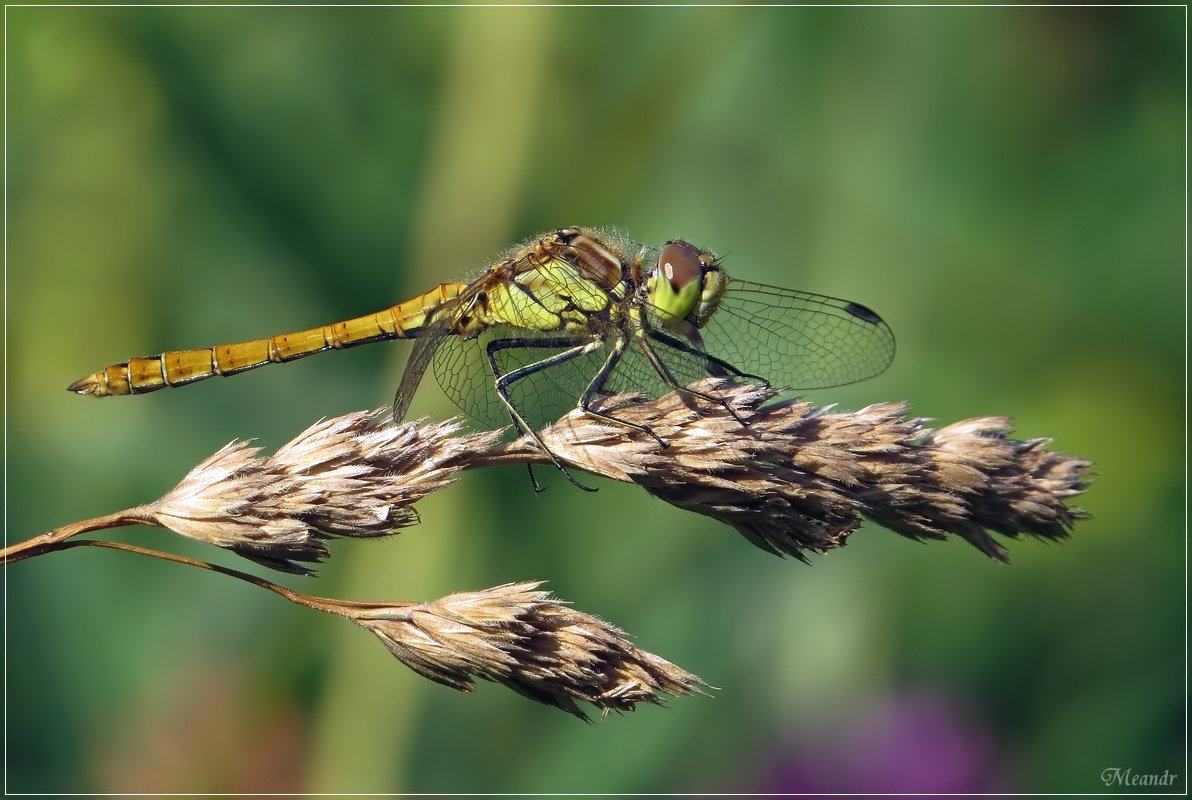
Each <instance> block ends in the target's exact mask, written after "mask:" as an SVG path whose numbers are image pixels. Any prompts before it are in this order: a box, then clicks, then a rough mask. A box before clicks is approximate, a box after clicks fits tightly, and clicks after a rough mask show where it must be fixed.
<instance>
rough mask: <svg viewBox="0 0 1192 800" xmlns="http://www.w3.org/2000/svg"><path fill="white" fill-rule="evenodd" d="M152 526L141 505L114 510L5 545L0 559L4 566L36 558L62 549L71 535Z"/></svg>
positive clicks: (149, 517)
mask: <svg viewBox="0 0 1192 800" xmlns="http://www.w3.org/2000/svg"><path fill="white" fill-rule="evenodd" d="M154 524H156V523H155V522H154V519H153V515H152V514H151V513H150V512H149V510H148V509H146V508H145V507H144V506H137V507H136V508H130V509H126V510H124V511H117V512H115V513H113V514H105V515H104V516H102V517H95V518H94V519H85V520H81V521H79V522H72V523H70V524H69V525H63V526H62V527H61V528H55V529H54V530H52V531H49V532H47V533H43V534H41V535H40V536H34V537H33V538H32V539H26V540H25V541H23V542H17V543H16V544H12V545H9V546H8V547H5V548H4V549H3V550H0V558H3V560H4V563H5V565H8V564H11V563H13V562H16V561H21V560H23V559H26V558H32V557H33V556H39V555H42V554H43V553H48V552H50V551H53V550H61V549H65V548H64V547H63V543H64V542H65V541H66V540H67V539H70V538H72V537H74V536H78V535H80V534H83V533H89V532H91V531H99V530H106V529H108V528H120V527H123V526H125V525H154Z"/></svg>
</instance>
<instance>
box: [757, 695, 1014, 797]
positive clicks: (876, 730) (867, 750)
mask: <svg viewBox="0 0 1192 800" xmlns="http://www.w3.org/2000/svg"><path fill="white" fill-rule="evenodd" d="M995 750H996V748H995V742H994V736H993V734H992V733H991V732H990V730H989V728H988V726H986V725H985V724H983V723H982V722H981V721H979V720H975V719H974V718H973V717H972V716H971V715H969V714H966V713H964V711H963V710H962V709H961V708H959V706H958V704H957V703H955V702H953V701H952V700H950V699H949V698H948V697H946V696H944V695H941V694H939V693H937V692H933V691H926V690H924V691H908V692H905V693H903V694H900V695H895V696H893V697H888V698H885V702H883V703H881V704H880V705H875V706H871V707H869V708H867V709H863V710H862V711H861V712H860V713H859V714H857V715H855V716H853V717H852V718H851V719H848V720H845V721H843V722H842V723H841V724H839V725H837V726H834V727H833V726H829V727H828V729H827V730H825V726H824V725H823V724H818V725H815V726H814V729H811V728H809V727H801V728H800V730H799V731H798V733H797V734H796V735H795V736H794V737H793V741H792V740H790V739H788V744H787V745H785V746H784V747H783V749H782V751H781V752H779V753H775V754H774V755H773V756H772V757H771V761H770V764H769V766H768V767H764V768H763V771H762V775H763V777H762V779H761V785H760V786H759V787H758V791H761V792H778V793H812V794H814V793H820V792H882V793H886V792H904V793H907V792H909V793H923V794H937V795H938V794H941V793H943V794H947V793H950V792H955V793H958V794H961V793H973V792H996V791H999V790H1002V789H1004V788H1005V776H1004V775H1002V774H1001V770H1000V769H999V768H998V764H997V761H996V752H995Z"/></svg>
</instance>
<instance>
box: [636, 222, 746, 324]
mask: <svg viewBox="0 0 1192 800" xmlns="http://www.w3.org/2000/svg"><path fill="white" fill-rule="evenodd" d="M726 285H727V281H726V280H725V277H724V273H723V272H721V270H720V267H719V266H718V265H717V264H716V254H715V253H712V252H710V251H708V250H700V249H699V248H698V247H696V246H695V245H693V244H691V243H690V242H685V241H683V240H682V239H672V240H671V241H669V242H667V243H666V244H665V245H663V247H662V249H661V250H659V251H658V260H657V262H656V263H655V264H654V267H653V268H652V269H651V270H650V272H649V274H648V275H647V276H646V302H648V303H649V304H650V305H651V306H652V307H653V308H654V309H655V310H656V311H657V313H658V317H659V321H660V322H661V323H662V324H663V325H664V326H666V327H668V328H684V327H686V326H684V325H682V322H686V323H688V324H690V325H694V326H695V327H696V328H700V327H703V324H704V323H705V322H707V321H708V318H709V317H710V316H711V315H712V312H713V311H715V310H716V306H717V305H718V304H719V303H720V297H721V295H723V294H724V289H725V286H726Z"/></svg>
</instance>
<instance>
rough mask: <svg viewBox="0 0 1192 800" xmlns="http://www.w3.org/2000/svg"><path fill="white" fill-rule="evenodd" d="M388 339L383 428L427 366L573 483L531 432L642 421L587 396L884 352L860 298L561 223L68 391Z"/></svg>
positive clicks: (651, 391) (685, 387) (852, 370)
mask: <svg viewBox="0 0 1192 800" xmlns="http://www.w3.org/2000/svg"><path fill="white" fill-rule="evenodd" d="M393 339H411V340H413V342H414V345H413V349H412V350H411V353H410V356H409V359H408V360H407V362H406V368H405V370H404V372H403V374H402V378H401V382H400V385H399V386H398V388H397V392H396V396H395V398H394V405H393V419H394V420H395V421H399V420H401V419H402V418H404V416H405V414H406V412H407V410H408V409H409V406H410V402H411V400H412V399H413V396H414V392H415V390H416V389H417V388H418V385H419V384H420V383H421V381H422V378H423V377H424V375H425V373H426V371H427V370H428V369H431V370H433V372H434V374H435V377H436V378H437V379H438V382H439V384H440V386H441V387H442V388H443V390H444V391H445V393H446V394H447V395H448V396H449V397H450V398H451V399H452V400H453V401H454V402H455V403H456V404H457V405H458V406H459V407H460V408H461V409H462V410H464V411H465V412H466V413H468V414H469V415H471V416H472V417H474V418H475V419H477V420H479V421H480V422H481V423H483V424H485V425H488V426H491V427H500V426H503V425H506V424H508V422H509V421H512V422H513V424H514V430H515V431H522V432H525V433H526V434H528V435H529V436H531V437H532V438H533V439H534V440H535V441H536V442H537V444H538V445H539V446H540V447H541V448H542V450H543V451H544V452H546V453H547V454H548V455H549V457H550V458H551V460H552V461H553V462H554V464H555V466H557V467H558V468H559V469H560V470H562V472H563V474H564V475H566V476H567V477H568V479H569V480H570V481H571V482H572V483H575V484H576V485H578V486H580V487H581V488H584V489H588V488H589V487H586V486H583V485H582V484H580V483H579V482H578V481H576V480H575V479H574V478H573V477H572V476H571V474H570V473H569V472H568V471H567V469H566V467H565V466H564V465H563V464H562V463H561V462H560V461H559V459H558V458H557V457H556V456H555V455H554V454H553V453H551V452H550V450H549V449H548V448H547V447H546V446H545V445H544V444H543V442H542V440H541V439H540V438H539V437H538V434H537V430H538V429H539V428H541V427H542V426H543V425H545V424H546V423H548V422H550V421H552V420H554V419H557V418H558V417H560V416H562V414H564V413H566V412H567V411H569V410H571V409H574V408H578V409H580V410H581V411H582V412H584V413H586V414H590V415H592V416H595V417H598V418H601V419H604V420H607V421H610V422H613V423H617V424H621V425H625V426H627V427H631V428H642V426H639V425H635V424H633V423H630V422H627V421H624V420H620V419H618V418H617V417H616V413H615V408H613V409H612V410H608V409H606V407H605V406H603V405H601V404H599V403H598V402H597V401H599V400H606V399H607V398H609V397H611V396H613V395H618V394H621V393H627V394H628V395H631V396H638V397H640V396H647V397H659V396H661V395H662V394H665V393H667V392H670V391H678V392H682V393H685V394H687V395H693V396H696V397H700V398H702V399H704V400H707V401H710V402H713V403H719V404H720V405H724V402H723V401H721V400H718V399H717V398H714V397H711V396H708V395H704V394H702V393H700V392H699V391H697V390H695V389H693V388H691V384H693V383H694V382H695V381H697V380H700V379H702V378H708V377H720V378H727V379H732V380H755V381H757V382H759V383H762V384H765V385H767V386H768V385H778V386H783V387H786V388H791V389H822V388H828V387H833V386H841V385H844V384H849V383H853V382H856V381H860V380H864V379H866V378H870V377H873V376H875V375H877V374H879V373H880V372H882V371H883V370H885V369H886V367H888V366H889V364H890V362H891V361H892V360H893V358H894V335H893V333H892V332H891V330H890V328H889V326H888V325H887V324H886V323H885V322H884V321H883V320H882V319H881V317H879V316H878V315H877V314H876V313H875V312H873V311H872V310H871V309H870V308H869V307H867V306H864V305H861V304H860V303H856V302H852V301H848V300H841V299H838V298H835V297H828V296H826V295H820V294H813V293H811V292H801V291H795V290H791V289H783V288H780V287H776V286H768V285H765V284H761V283H752V282H750V281H745V280H741V279H738V278H735V277H730V276H729V275H728V274H727V273H726V272H725V270H724V268H723V259H721V258H720V257H718V256H717V255H716V254H715V253H714V252H713V251H711V250H707V249H702V248H699V247H697V246H695V245H693V244H691V243H690V242H688V241H686V240H684V239H672V240H670V241H668V242H666V243H664V244H663V245H662V246H661V247H651V246H647V245H641V244H638V243H636V242H634V241H632V240H631V239H629V238H628V237H627V236H625V235H624V234H622V233H621V232H619V231H615V230H603V229H589V228H580V227H569V228H560V229H557V230H555V231H552V232H550V233H548V234H546V235H544V236H541V237H538V238H536V239H533V240H531V241H529V242H526V243H523V244H521V245H517V246H514V247H513V248H511V249H510V250H508V251H507V252H505V253H503V254H502V255H501V256H499V257H498V258H497V259H496V260H495V261H494V262H493V263H492V264H491V266H489V268H488V269H487V270H486V271H485V272H484V273H483V274H481V275H480V277H478V278H477V279H476V280H474V281H472V282H470V283H466V282H455V283H442V284H439V285H438V286H437V287H435V288H434V289H432V290H430V291H429V292H426V293H424V294H421V295H419V296H417V297H415V298H413V299H410V300H407V301H405V302H402V303H398V304H397V305H395V306H392V307H391V308H387V309H385V310H383V311H378V312H376V313H373V314H369V315H366V316H363V317H357V318H355V319H349V320H345V321H342V322H336V323H333V324H330V325H324V326H321V327H318V328H311V329H309V330H304V331H298V332H295V333H286V334H279V335H276V336H270V337H266V338H262V339H254V340H252V341H247V342H240V343H235V344H221V345H215V346H213V347H203V348H198V349H193V350H173V351H167V352H164V353H160V354H158V355H153V356H146V357H142V358H131V359H129V360H128V361H125V362H121V363H119V364H112V365H111V366H108V367H106V368H105V369H102V370H100V371H99V372H96V373H94V374H92V375H88V376H86V377H84V378H81V379H79V380H77V381H75V382H74V383H72V384H71V385H70V386H69V387H68V389H69V390H70V391H72V392H76V393H78V394H81V395H91V396H94V397H106V396H111V395H129V394H142V393H145V392H153V391H157V390H158V389H163V388H166V387H169V386H184V385H187V384H191V383H194V382H196V381H201V380H204V379H206V378H210V377H212V376H215V375H221V376H226V375H235V374H238V373H240V372H245V371H247V370H251V369H256V368H257V367H262V366H265V365H266V364H278V363H285V362H288V361H293V360H295V359H298V358H303V357H305V356H309V355H313V354H315V353H321V352H324V351H327V350H340V349H344V348H348V347H355V346H357V345H362V344H367V343H369V342H378V341H385V340H393ZM726 408H727V406H726ZM728 410H729V411H730V412H731V411H732V410H731V409H728ZM644 432H645V433H648V434H649V435H650V436H653V437H654V438H655V439H658V440H659V443H660V444H662V445H663V446H665V444H666V443H665V442H662V441H661V440H660V439H659V437H658V436H656V435H655V434H654V433H653V431H650V430H649V429H648V428H647V429H644ZM531 479H532V480H533V473H532V472H531ZM533 483H534V486H535V489H539V488H540V487H539V486H538V483H537V481H533Z"/></svg>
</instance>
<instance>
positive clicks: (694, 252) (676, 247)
mask: <svg viewBox="0 0 1192 800" xmlns="http://www.w3.org/2000/svg"><path fill="white" fill-rule="evenodd" d="M658 268H659V269H660V270H661V271H662V274H663V276H664V277H665V278H666V280H667V282H668V283H670V285H671V287H672V288H673V289H674V290H675V291H676V292H680V291H682V290H683V288H684V287H686V286H690V285H691V284H692V283H696V282H698V281H699V280H700V278H702V277H703V274H704V270H703V266H702V265H701V263H700V260H699V250H698V249H697V248H696V247H695V246H694V245H692V244H689V243H688V242H685V241H683V240H682V239H674V240H672V241H669V242H667V243H666V245H664V246H663V248H662V252H660V253H659V254H658Z"/></svg>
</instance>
